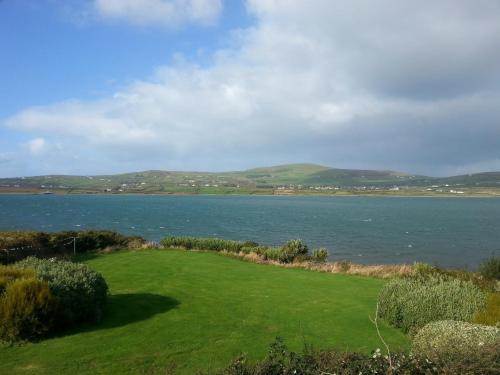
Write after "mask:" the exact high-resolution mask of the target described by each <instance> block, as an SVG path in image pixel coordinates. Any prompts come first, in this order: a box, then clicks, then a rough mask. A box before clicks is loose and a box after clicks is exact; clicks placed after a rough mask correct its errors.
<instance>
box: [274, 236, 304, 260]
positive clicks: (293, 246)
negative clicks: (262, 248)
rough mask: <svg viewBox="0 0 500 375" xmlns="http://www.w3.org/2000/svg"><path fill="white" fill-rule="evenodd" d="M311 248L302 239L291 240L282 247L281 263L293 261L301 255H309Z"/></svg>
mask: <svg viewBox="0 0 500 375" xmlns="http://www.w3.org/2000/svg"><path fill="white" fill-rule="evenodd" d="M308 253H309V249H308V247H307V245H306V244H304V243H303V242H302V241H301V240H290V241H288V242H287V243H286V244H284V245H283V247H282V248H281V253H280V256H279V261H280V262H281V263H292V262H293V261H294V260H295V258H297V257H299V256H307V255H308Z"/></svg>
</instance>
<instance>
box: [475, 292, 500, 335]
mask: <svg viewBox="0 0 500 375" xmlns="http://www.w3.org/2000/svg"><path fill="white" fill-rule="evenodd" d="M474 323H478V324H485V325H489V326H497V327H498V326H500V293H489V294H488V299H487V300H486V306H485V308H484V309H483V310H481V311H478V312H477V313H476V315H475V316H474Z"/></svg>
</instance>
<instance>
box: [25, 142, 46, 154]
mask: <svg viewBox="0 0 500 375" xmlns="http://www.w3.org/2000/svg"><path fill="white" fill-rule="evenodd" d="M27 146H28V149H29V151H30V153H31V154H32V155H34V156H40V155H42V154H43V153H44V152H45V151H47V142H46V141H45V139H44V138H35V139H32V140H31V141H29V142H28V143H27Z"/></svg>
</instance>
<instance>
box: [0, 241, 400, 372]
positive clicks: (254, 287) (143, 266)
mask: <svg viewBox="0 0 500 375" xmlns="http://www.w3.org/2000/svg"><path fill="white" fill-rule="evenodd" d="M86 262H87V263H88V265H89V266H90V267H92V268H93V269H96V270H98V271H99V272H101V273H102V274H103V275H104V277H105V278H106V280H107V282H108V284H109V286H110V292H111V296H110V299H109V304H108V307H107V311H106V313H105V316H104V319H103V321H102V322H101V323H100V324H99V325H94V326H87V327H80V328H79V329H77V330H74V331H72V332H69V333H66V334H65V335H62V336H61V337H56V338H52V339H48V340H44V341H42V342H40V343H35V344H26V345H22V346H15V347H1V348H0V374H26V373H28V374H124V373H134V374H135V373H139V374H142V373H147V374H151V373H153V374H154V373H158V374H164V373H165V368H167V367H169V366H170V365H171V364H175V365H176V369H177V371H178V373H180V374H193V373H196V369H204V370H209V369H217V368H220V367H221V366H223V365H225V364H227V363H228V361H230V359H232V358H233V357H235V356H236V355H238V354H239V353H241V352H246V353H248V355H249V357H250V358H251V359H257V358H262V357H263V356H264V355H265V353H266V350H267V348H268V344H269V343H270V342H272V341H273V340H274V338H275V337H276V336H281V337H283V338H284V339H285V341H286V343H287V344H288V345H289V347H291V348H292V349H294V350H300V349H301V348H302V347H303V345H304V343H308V344H313V345H314V346H315V347H316V348H329V347H338V348H341V349H349V350H362V351H368V352H369V351H370V350H372V349H375V348H377V347H381V343H380V341H379V339H378V337H377V334H376V330H375V327H374V326H373V324H372V323H371V322H370V321H369V319H368V315H372V316H373V314H374V310H375V304H376V297H377V294H378V292H379V290H380V288H381V286H382V285H383V283H384V281H382V280H377V279H371V278H364V277H356V276H348V275H339V274H324V273H317V272H311V271H304V270H294V269H284V268H280V267H273V266H265V265H259V264H254V263H248V262H243V261H240V260H236V259H232V258H229V257H224V256H221V255H218V254H214V253H201V252H187V251H176V250H148V251H123V252H115V253H112V254H108V255H100V256H97V257H95V258H92V259H88V260H87V261H86ZM381 332H382V334H383V336H384V338H385V339H386V340H387V341H388V343H389V345H390V346H391V348H393V349H396V348H406V347H407V345H408V342H407V338H406V337H405V336H404V335H403V334H402V333H401V332H399V331H397V330H395V329H392V328H390V327H387V326H386V325H384V324H381Z"/></svg>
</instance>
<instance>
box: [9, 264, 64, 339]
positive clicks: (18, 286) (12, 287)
mask: <svg viewBox="0 0 500 375" xmlns="http://www.w3.org/2000/svg"><path fill="white" fill-rule="evenodd" d="M11 275H12V274H11ZM5 280H7V279H5ZM56 306H57V301H56V299H55V298H54V297H53V295H52V293H51V291H50V288H49V285H48V284H47V283H46V282H44V281H41V280H38V279H36V278H34V277H33V272H31V273H30V272H29V271H28V270H27V271H26V272H24V273H23V272H20V273H19V274H17V275H16V277H15V278H12V279H10V280H9V282H8V283H6V285H5V288H4V289H3V292H0V340H1V341H4V342H13V341H18V340H28V339H34V338H38V337H40V336H43V335H44V334H46V333H47V332H48V331H49V330H50V329H51V328H52V325H53V317H54V311H55V309H56Z"/></svg>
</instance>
